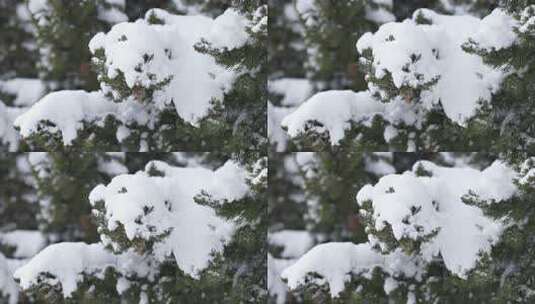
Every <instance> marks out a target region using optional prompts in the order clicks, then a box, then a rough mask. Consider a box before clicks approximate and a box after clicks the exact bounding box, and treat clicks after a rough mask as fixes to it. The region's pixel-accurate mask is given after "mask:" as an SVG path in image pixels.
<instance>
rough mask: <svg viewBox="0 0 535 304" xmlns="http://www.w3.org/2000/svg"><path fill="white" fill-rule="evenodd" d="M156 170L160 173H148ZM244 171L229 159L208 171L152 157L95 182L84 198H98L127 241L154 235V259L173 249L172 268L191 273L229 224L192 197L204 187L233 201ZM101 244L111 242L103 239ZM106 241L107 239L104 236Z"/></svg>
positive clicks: (242, 191) (227, 233)
mask: <svg viewBox="0 0 535 304" xmlns="http://www.w3.org/2000/svg"><path fill="white" fill-rule="evenodd" d="M154 170H156V171H157V172H160V173H163V176H158V175H160V174H157V176H151V175H150V172H153V171H154ZM246 179H247V174H246V172H245V170H244V169H243V168H241V167H239V166H238V165H236V164H235V163H233V162H227V163H226V164H225V165H224V166H222V167H221V168H219V169H217V170H216V171H212V170H209V169H206V168H202V167H198V168H178V167H171V166H169V165H167V164H165V163H163V162H158V161H154V162H151V163H149V164H148V165H147V167H146V170H145V171H140V172H138V173H136V174H128V175H126V174H125V175H120V176H117V177H115V178H114V179H113V180H112V181H111V183H110V184H109V185H107V186H104V185H100V186H97V187H96V188H95V189H93V191H92V192H91V194H90V196H89V200H90V202H91V204H92V205H93V206H95V205H96V204H98V203H99V202H103V203H104V211H103V212H104V214H100V212H99V211H98V210H95V215H103V216H104V217H105V219H106V222H107V227H106V228H108V229H109V230H110V231H114V230H115V229H117V228H118V225H119V224H121V225H122V227H124V231H125V233H126V237H127V238H128V239H130V240H133V239H143V240H149V239H151V238H158V237H161V236H165V237H164V238H163V240H162V241H161V242H157V243H156V244H155V245H154V248H153V252H154V256H155V257H156V259H157V260H160V261H163V260H165V259H166V257H167V256H168V255H169V254H173V255H174V258H175V259H176V262H177V265H178V267H180V269H182V270H183V271H184V272H185V273H187V274H189V275H191V276H193V277H196V276H197V275H198V273H199V271H201V270H202V269H204V268H205V267H207V266H208V263H209V262H210V261H211V259H212V253H213V252H220V251H221V250H222V249H223V246H224V245H225V243H226V242H227V241H228V240H229V239H230V238H231V236H232V233H233V230H234V225H233V224H232V223H230V222H227V221H225V220H224V219H222V218H220V217H218V216H216V214H215V212H214V210H213V209H212V208H210V207H207V206H202V205H199V204H197V203H196V202H195V201H194V198H195V197H196V196H197V195H199V194H200V193H201V191H205V192H206V193H208V194H209V195H210V196H211V198H213V199H216V200H227V201H234V200H237V199H240V198H242V197H243V196H245V195H247V193H248V191H249V188H248V186H247V183H246ZM103 241H105V243H106V244H107V245H112V246H113V245H114V244H113V243H109V244H108V242H107V241H106V238H105V239H103ZM108 241H110V240H108Z"/></svg>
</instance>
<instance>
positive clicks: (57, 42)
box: [32, 0, 111, 91]
mask: <svg viewBox="0 0 535 304" xmlns="http://www.w3.org/2000/svg"><path fill="white" fill-rule="evenodd" d="M109 8H111V5H110V4H109V3H108V2H107V1H106V0H89V1H68V0H47V1H46V7H45V8H44V9H43V10H42V11H39V12H35V14H34V15H32V23H33V26H34V27H35V29H36V41H37V43H38V45H39V48H40V50H41V57H42V59H41V62H40V64H39V70H40V75H39V76H40V78H41V79H44V80H47V81H52V82H54V87H55V88H56V89H61V88H66V89H72V88H82V89H85V90H89V91H91V90H95V89H97V88H98V83H97V79H96V76H95V74H94V72H93V71H92V70H91V53H90V52H89V48H88V47H87V46H88V44H89V41H90V40H91V38H92V37H93V36H94V35H95V34H96V33H98V32H101V31H108V30H109V28H110V26H111V24H109V23H108V22H106V21H103V20H101V19H99V18H98V14H99V10H105V9H109Z"/></svg>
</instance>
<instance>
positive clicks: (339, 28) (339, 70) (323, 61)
mask: <svg viewBox="0 0 535 304" xmlns="http://www.w3.org/2000/svg"><path fill="white" fill-rule="evenodd" d="M368 4H369V1H364V0H357V1H330V0H315V1H314V5H315V6H316V8H315V10H314V13H313V16H312V17H308V19H305V17H304V16H300V18H301V23H302V26H303V27H304V29H305V32H304V33H305V34H304V35H305V37H304V42H305V46H306V48H307V49H308V50H310V52H309V54H308V56H309V61H308V63H307V65H306V67H307V78H309V79H311V80H312V81H314V82H316V83H317V85H318V87H319V88H321V89H322V90H324V89H353V90H356V91H360V90H363V89H365V88H366V84H365V82H364V73H363V72H362V71H361V70H360V69H359V68H358V66H357V65H356V62H357V58H358V57H357V55H358V54H357V51H356V48H355V43H356V41H357V40H358V38H359V37H360V36H362V35H363V34H364V33H366V32H370V31H375V30H377V27H378V24H377V23H375V22H373V21H370V20H367V19H366V10H367V6H368ZM313 54H315V55H313Z"/></svg>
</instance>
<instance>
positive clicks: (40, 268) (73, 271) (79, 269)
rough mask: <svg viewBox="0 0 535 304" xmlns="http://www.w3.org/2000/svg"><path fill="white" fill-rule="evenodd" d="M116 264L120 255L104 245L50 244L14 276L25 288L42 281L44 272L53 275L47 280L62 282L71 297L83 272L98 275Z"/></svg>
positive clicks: (53, 282)
mask: <svg viewBox="0 0 535 304" xmlns="http://www.w3.org/2000/svg"><path fill="white" fill-rule="evenodd" d="M115 263H116V258H115V257H114V256H113V254H111V253H110V252H109V251H107V250H106V249H104V247H103V246H102V245H101V244H91V245H87V244H85V243H58V244H54V245H50V246H48V247H46V248H45V249H44V250H43V251H41V252H40V253H39V254H37V255H36V256H35V257H33V258H32V259H31V260H30V262H28V263H27V264H26V265H24V266H22V267H21V268H19V269H17V270H16V271H15V274H14V278H15V279H17V280H18V282H19V285H20V286H21V287H22V288H23V289H28V288H30V287H31V286H32V285H34V284H37V283H38V279H39V277H41V278H42V276H41V274H45V273H48V274H51V275H53V276H54V278H48V279H46V281H47V283H49V284H51V285H54V284H55V283H59V284H61V287H62V289H63V295H64V296H65V297H69V296H70V295H71V294H72V292H73V291H75V290H76V288H77V284H78V282H79V281H80V280H81V279H82V277H83V276H82V275H83V274H88V275H89V274H97V273H99V272H100V271H102V270H104V269H105V268H107V267H110V266H113V265H115Z"/></svg>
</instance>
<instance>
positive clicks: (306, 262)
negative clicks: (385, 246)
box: [281, 242, 421, 297]
mask: <svg viewBox="0 0 535 304" xmlns="http://www.w3.org/2000/svg"><path fill="white" fill-rule="evenodd" d="M416 260H417V259H411V258H410V257H409V256H407V255H405V254H403V253H402V252H401V251H400V250H397V251H395V252H393V253H390V254H387V255H382V254H380V253H379V252H377V251H376V250H375V249H373V248H372V247H371V246H370V244H369V243H363V244H353V243H334V242H333V243H325V244H320V245H318V246H316V247H314V248H312V249H311V250H310V251H309V252H307V253H306V254H305V255H304V256H302V257H301V258H300V259H299V260H298V261H297V262H296V263H295V264H293V265H292V266H290V267H288V268H286V269H285V270H284V271H283V272H282V275H281V277H282V278H283V279H284V280H286V282H287V284H288V287H290V288H291V289H296V288H298V287H299V286H301V285H305V284H307V283H315V284H318V285H323V284H327V285H328V286H329V290H330V293H331V296H332V297H336V296H338V295H339V294H340V292H342V291H343V290H344V289H345V284H346V283H347V282H348V281H349V280H350V279H351V275H361V276H364V277H367V278H370V277H371V274H372V271H373V270H374V269H375V268H381V269H382V270H383V271H384V272H386V273H389V274H390V275H404V276H408V277H415V278H416V279H419V278H420V275H421V269H420V268H419V267H418V266H417V264H416ZM311 274H317V275H319V276H320V277H319V278H318V277H317V276H311Z"/></svg>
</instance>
